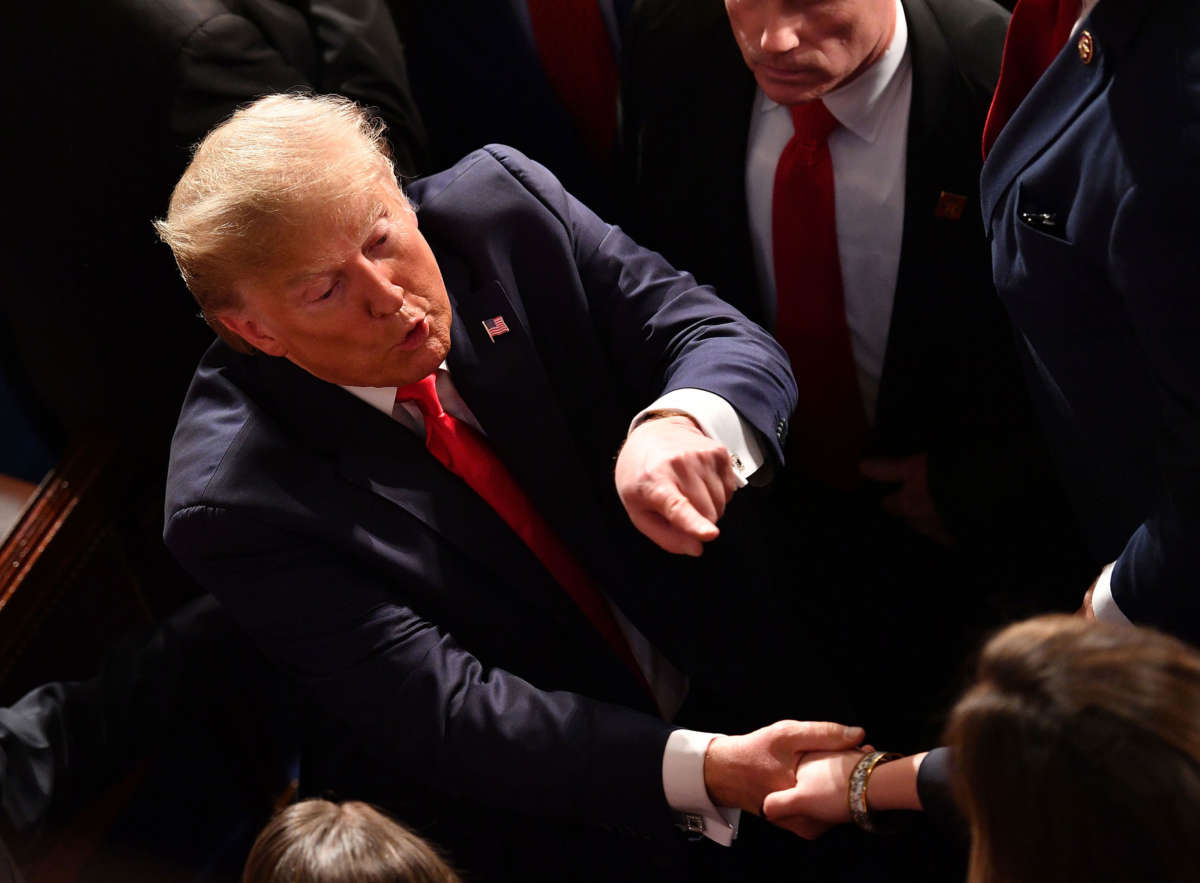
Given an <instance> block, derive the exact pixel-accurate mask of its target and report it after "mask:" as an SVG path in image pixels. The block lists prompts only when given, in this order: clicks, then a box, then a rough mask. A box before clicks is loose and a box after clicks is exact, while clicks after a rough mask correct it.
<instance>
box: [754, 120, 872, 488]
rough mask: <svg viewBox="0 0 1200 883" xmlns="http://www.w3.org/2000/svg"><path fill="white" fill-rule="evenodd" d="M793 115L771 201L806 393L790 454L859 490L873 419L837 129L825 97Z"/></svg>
mask: <svg viewBox="0 0 1200 883" xmlns="http://www.w3.org/2000/svg"><path fill="white" fill-rule="evenodd" d="M790 109H791V112H792V124H793V125H794V126H795V129H796V132H795V134H794V135H793V136H792V140H791V141H789V142H788V143H787V146H786V147H784V148H783V153H782V154H781V155H780V157H779V164H778V165H777V166H776V167H775V190H774V194H773V196H772V199H771V238H772V247H773V250H774V255H775V292H776V302H777V304H778V309H777V319H776V323H775V337H776V338H777V339H778V340H779V342H780V343H781V344H782V345H783V348H784V349H785V350H787V352H788V355H789V356H791V359H792V369H793V371H794V372H795V374H796V384H797V386H798V388H799V392H800V398H799V403H798V404H797V406H796V415H795V418H794V419H793V421H792V425H793V431H792V434H791V439H790V441H789V445H788V452H789V456H790V459H791V461H792V465H793V466H794V467H795V468H798V469H799V470H800V471H801V472H802V473H804V474H806V475H808V476H809V477H810V478H815V479H817V480H819V481H822V482H823V483H825V484H827V485H830V486H832V487H836V488H853V487H855V486H857V484H858V482H859V475H858V460H859V458H860V456H861V455H862V451H863V446H864V443H865V440H866V435H867V420H866V414H865V413H864V411H863V403H862V395H861V393H860V392H859V389H858V375H857V371H856V369H855V365H854V352H853V350H852V349H851V347H850V329H849V328H848V327H847V325H846V306H845V303H844V301H843V300H842V270H841V266H840V265H839V264H838V245H837V217H836V215H835V214H834V193H833V160H832V158H831V157H830V155H829V135H830V133H831V132H832V131H833V130H834V129H835V128H837V125H838V123H837V120H836V119H834V117H833V114H831V113H830V112H829V111H828V109H826V107H825V104H824V102H822V101H807V102H804V103H803V104H794V105H792V106H791V108H790Z"/></svg>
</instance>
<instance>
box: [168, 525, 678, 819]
mask: <svg viewBox="0 0 1200 883" xmlns="http://www.w3.org/2000/svg"><path fill="white" fill-rule="evenodd" d="M166 540H167V544H168V546H169V547H170V548H171V550H172V551H173V552H174V553H175V554H176V556H177V557H178V558H179V560H180V561H181V562H182V563H184V565H185V566H187V567H188V569H189V570H191V572H192V573H193V575H194V576H195V577H196V579H197V580H198V581H199V582H200V583H201V584H202V585H208V586H212V587H213V589H214V591H216V592H217V593H218V596H219V597H220V598H221V600H222V601H223V602H225V603H226V604H227V605H228V607H229V608H230V610H231V612H232V613H233V614H234V616H235V618H236V619H238V620H239V621H240V623H241V624H242V625H243V626H244V627H245V628H247V629H248V630H249V631H250V632H251V633H252V634H254V635H255V637H256V639H257V641H258V642H259V644H260V645H261V647H262V648H263V650H264V651H265V652H266V653H267V655H268V656H269V657H271V658H272V659H273V660H275V661H276V663H278V664H280V665H281V666H283V667H284V669H285V670H287V671H288V672H289V673H291V674H292V675H294V676H296V677H298V678H299V679H301V680H302V681H303V682H304V683H306V684H308V685H309V686H310V687H311V688H312V690H313V692H314V695H315V697H316V699H317V701H318V702H319V703H320V704H321V705H322V706H323V707H324V708H325V710H326V711H328V712H331V713H332V714H333V715H334V717H335V719H337V720H342V721H346V722H348V723H349V724H350V725H351V727H352V728H353V729H354V731H355V734H356V736H355V744H356V745H358V746H361V750H362V751H364V752H366V754H367V755H368V758H369V760H370V762H371V763H374V764H376V765H377V767H378V769H379V770H380V778H381V779H384V778H387V777H391V778H393V779H396V778H398V779H400V780H404V779H412V780H415V781H418V782H421V783H424V784H426V785H431V786H434V787H436V788H438V789H439V790H441V791H443V792H445V793H447V794H450V795H454V794H456V793H457V794H464V795H471V796H472V797H473V798H474V799H478V800H482V801H484V802H488V803H492V804H494V805H497V806H499V807H503V808H506V809H515V810H518V811H521V812H526V813H529V814H532V815H544V814H546V813H547V812H553V813H556V814H559V815H562V816H565V817H571V818H582V819H589V818H590V819H591V820H593V821H596V822H598V823H604V824H608V823H612V822H613V821H614V816H615V814H617V813H618V812H620V813H622V814H623V818H622V819H621V821H622V822H627V823H632V824H635V825H650V824H654V823H657V824H660V825H661V824H664V823H666V822H667V821H668V816H667V808H666V804H665V802H664V801H663V797H662V753H663V749H664V747H665V745H666V739H667V735H668V733H669V732H670V730H671V727H669V726H668V725H666V724H664V723H663V722H662V721H660V720H658V719H656V718H654V717H651V716H649V715H646V714H643V713H640V712H637V711H633V710H630V709H627V708H623V707H620V706H617V705H612V704H608V703H604V702H598V701H595V700H592V699H589V698H587V697H585V696H581V695H579V694H576V693H569V692H565V691H557V692H547V691H544V690H540V689H538V688H537V687H535V686H534V685H533V684H531V683H529V682H528V681H526V680H524V679H523V678H520V677H518V676H516V675H514V674H512V673H510V672H507V671H505V670H503V669H500V668H496V667H489V666H486V665H484V664H483V663H481V662H480V660H479V659H477V658H476V657H475V656H474V655H473V654H472V653H471V652H470V651H468V650H467V649H466V648H464V647H462V646H460V645H459V644H458V642H457V641H456V640H455V639H454V637H453V636H452V635H450V634H448V633H446V632H445V631H444V630H442V629H440V628H439V627H438V626H437V625H435V624H434V623H433V622H430V621H429V620H427V619H425V618H424V617H423V616H422V615H421V614H420V613H419V612H418V611H416V610H414V609H412V608H411V607H409V606H406V605H405V604H404V603H401V602H400V601H398V600H396V591H395V588H396V585H402V583H403V581H404V580H403V578H402V577H400V578H397V577H393V578H391V579H387V578H385V577H384V576H383V575H382V574H380V573H379V572H377V571H375V570H373V569H372V568H370V567H363V566H356V563H355V562H354V560H353V559H349V558H347V556H346V555H345V554H344V553H339V552H338V551H337V550H335V549H334V548H333V547H332V546H329V545H325V544H323V543H321V542H320V541H318V540H315V539H313V538H306V537H303V536H299V535H295V534H290V533H288V532H286V531H284V530H280V529H277V528H275V527H273V526H272V525H270V524H269V523H267V522H266V521H263V520H260V519H259V518H256V517H254V516H253V515H250V514H248V513H246V512H244V511H240V510H237V509H230V508H222V507H213V506H194V507H189V508H186V509H183V510H182V511H178V512H176V513H174V514H173V515H172V516H171V517H170V518H169V520H168V523H167V529H166ZM418 545H420V543H419V542H418ZM408 566H409V567H411V568H412V569H413V573H412V574H411V578H412V579H414V580H419V579H423V578H425V577H424V576H423V575H421V573H420V571H421V568H422V566H423V562H422V561H421V560H420V553H419V552H414V554H413V556H412V558H411V560H410V561H409V562H408Z"/></svg>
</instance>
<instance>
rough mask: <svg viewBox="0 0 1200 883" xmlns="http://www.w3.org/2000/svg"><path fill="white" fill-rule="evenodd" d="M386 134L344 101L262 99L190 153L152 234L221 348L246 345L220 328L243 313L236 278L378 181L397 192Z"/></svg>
mask: <svg viewBox="0 0 1200 883" xmlns="http://www.w3.org/2000/svg"><path fill="white" fill-rule="evenodd" d="M384 128H385V127H384V124H383V122H382V121H380V120H379V119H377V118H375V117H372V116H370V115H369V114H367V113H366V112H365V111H364V110H363V109H362V108H360V107H359V106H358V105H356V104H355V103H354V102H352V101H350V100H349V99H346V98H342V97H340V96H335V95H305V94H286V95H268V96H267V97H265V98H260V99H259V100H257V101H255V102H254V103H253V104H249V105H247V106H246V107H243V108H241V109H240V110H238V111H236V112H235V113H234V114H233V115H232V116H231V117H230V118H229V119H228V120H226V121H225V122H223V123H221V124H220V125H219V126H217V127H216V128H215V129H213V130H212V131H211V132H209V133H208V135H206V136H205V137H204V140H202V141H201V142H200V143H199V144H198V145H197V146H196V149H195V151H194V153H193V155H192V161H191V163H190V164H189V165H188V167H187V169H186V170H185V171H184V173H183V175H182V177H180V179H179V181H178V183H177V184H176V185H175V189H174V191H173V192H172V193H171V202H170V205H169V207H168V209H167V216H166V218H164V219H162V220H157V221H155V222H154V227H155V229H156V230H157V231H158V235H159V237H160V238H161V239H162V240H163V242H165V243H166V244H167V245H168V246H170V248H171V251H172V252H173V253H174V255H175V263H176V264H177V265H178V267H179V272H180V273H181V274H182V276H183V280H184V282H186V283H187V287H188V289H189V290H190V291H191V293H192V296H193V297H195V298H196V301H197V303H199V304H200V309H201V311H202V313H203V315H204V318H205V321H207V322H208V324H209V325H210V326H212V328H213V330H215V331H216V332H217V333H218V334H219V335H221V337H222V338H223V339H225V340H226V342H228V343H230V344H231V345H234V346H235V347H236V348H238V349H241V350H243V351H245V350H246V347H247V346H248V345H247V344H245V343H244V342H243V341H241V339H240V338H237V339H235V340H231V339H230V338H231V335H230V334H229V333H228V332H226V331H225V329H224V327H223V326H222V325H221V323H220V322H219V321H217V320H216V314H217V313H219V312H221V311H223V310H229V309H234V308H236V307H238V306H239V304H240V300H239V296H238V292H237V288H236V284H237V282H238V280H239V279H243V278H245V277H246V276H248V275H252V274H254V273H261V272H263V271H266V270H268V269H271V268H274V267H278V266H279V265H280V264H281V263H282V262H284V261H286V260H287V259H288V258H289V257H291V255H290V254H289V253H288V252H287V248H288V245H289V242H290V241H291V240H292V239H294V238H295V236H296V234H297V233H298V232H299V231H301V230H303V229H306V228H310V227H312V226H313V225H314V224H340V223H342V222H344V218H346V217H348V216H350V215H351V213H352V212H354V211H355V210H356V209H359V207H360V206H361V204H362V201H363V200H364V199H365V198H366V197H367V196H368V195H369V194H371V193H372V192H373V191H376V190H377V188H378V186H379V185H380V184H381V183H386V182H390V183H391V184H393V185H394V184H395V182H396V173H395V169H394V167H393V165H392V159H391V151H390V149H389V147H388V144H387V141H386V139H385V138H384V136H383V135H384ZM401 198H403V197H401ZM359 210H361V209H359Z"/></svg>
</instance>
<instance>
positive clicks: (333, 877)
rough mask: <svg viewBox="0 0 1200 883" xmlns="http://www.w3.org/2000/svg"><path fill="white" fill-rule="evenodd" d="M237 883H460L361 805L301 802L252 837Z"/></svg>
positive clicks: (412, 837)
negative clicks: (240, 877)
mask: <svg viewBox="0 0 1200 883" xmlns="http://www.w3.org/2000/svg"><path fill="white" fill-rule="evenodd" d="M242 883H460V881H459V878H458V876H457V875H456V874H455V873H454V871H453V870H451V869H450V867H449V866H448V865H447V864H446V862H445V861H444V860H443V859H442V858H441V856H439V855H438V854H437V852H436V851H435V850H434V849H433V847H431V846H430V845H429V844H428V843H426V842H425V841H424V840H422V839H421V838H420V837H418V836H417V835H416V834H414V833H412V832H411V831H409V830H408V829H407V828H405V827H404V826H403V825H401V824H399V823H397V822H394V821H392V820H391V819H390V818H388V817H387V816H385V815H384V814H383V813H381V812H379V811H378V810H376V809H373V808H372V807H370V806H368V805H367V804H365V803H359V802H356V801H347V802H346V803H342V804H337V803H331V802H330V801H328V800H306V801H303V802H301V803H296V804H293V805H292V806H289V807H288V808H287V809H285V810H283V811H282V812H281V813H279V814H278V815H276V816H275V818H273V819H272V820H271V821H270V822H269V823H268V824H267V826H266V827H265V828H264V829H263V830H262V833H261V834H259V835H258V839H257V840H256V841H255V842H254V846H253V848H252V849H251V850H250V856H249V858H248V859H247V860H246V868H245V870H244V871H243V872H242Z"/></svg>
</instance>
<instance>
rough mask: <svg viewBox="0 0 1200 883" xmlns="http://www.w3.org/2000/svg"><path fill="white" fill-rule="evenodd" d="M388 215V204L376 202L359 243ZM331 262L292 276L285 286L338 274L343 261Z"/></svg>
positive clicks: (337, 259)
mask: <svg viewBox="0 0 1200 883" xmlns="http://www.w3.org/2000/svg"><path fill="white" fill-rule="evenodd" d="M387 215H388V206H387V204H386V203H384V202H383V200H376V201H375V203H374V204H373V205H372V206H371V210H370V211H369V212H367V214H366V218H365V220H364V222H363V224H362V226H361V227H360V228H359V232H358V235H357V236H356V237H355V238H356V239H357V241H359V242H365V241H366V240H367V238H368V237H369V236H370V235H371V228H372V227H374V226H375V225H376V224H377V223H378V222H379V219H380V218H383V217H387ZM319 260H322V261H323V260H325V258H320V259H319ZM329 261H330V263H329V264H328V265H325V266H313V268H312V269H304V270H301V271H300V272H298V273H296V274H294V275H292V276H289V277H288V279H287V280H286V281H285V282H284V285H285V286H286V287H287V288H293V287H295V286H297V285H300V284H301V283H303V282H306V281H308V280H310V279H315V278H317V277H319V276H327V275H329V274H330V273H334V272H336V271H337V269H338V267H340V266H341V259H340V258H334V257H330V258H329ZM310 266H311V265H310Z"/></svg>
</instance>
